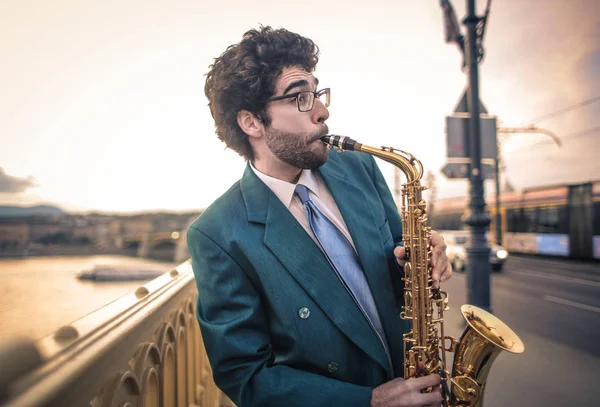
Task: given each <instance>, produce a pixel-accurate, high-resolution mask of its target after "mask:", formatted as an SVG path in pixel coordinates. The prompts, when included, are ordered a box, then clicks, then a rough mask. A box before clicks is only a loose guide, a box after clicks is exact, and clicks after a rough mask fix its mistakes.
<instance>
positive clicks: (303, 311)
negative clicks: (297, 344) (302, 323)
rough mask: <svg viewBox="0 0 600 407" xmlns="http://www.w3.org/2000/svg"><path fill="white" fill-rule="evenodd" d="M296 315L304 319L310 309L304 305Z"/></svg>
mask: <svg viewBox="0 0 600 407" xmlns="http://www.w3.org/2000/svg"><path fill="white" fill-rule="evenodd" d="M298 315H300V318H302V319H306V318H308V317H309V316H310V310H309V309H308V308H306V307H303V308H300V311H298Z"/></svg>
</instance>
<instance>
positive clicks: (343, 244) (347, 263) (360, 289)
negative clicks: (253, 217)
mask: <svg viewBox="0 0 600 407" xmlns="http://www.w3.org/2000/svg"><path fill="white" fill-rule="evenodd" d="M296 195H298V198H300V201H301V202H302V205H304V214H305V215H306V218H307V219H308V223H309V224H310V228H311V230H312V232H313V233H314V235H315V237H316V238H317V241H318V242H319V246H321V250H322V251H323V254H325V257H326V258H327V260H329V263H330V264H331V266H332V267H333V269H334V270H335V271H336V273H337V274H338V276H339V277H340V279H341V280H342V282H343V283H344V284H345V285H346V287H347V288H348V290H349V291H350V293H351V294H352V296H353V297H354V300H355V301H356V302H357V305H358V306H359V308H361V310H362V311H363V314H365V317H366V318H367V320H368V322H369V323H370V325H371V326H372V327H373V329H374V330H375V332H376V334H377V336H379V340H380V342H381V344H382V345H383V347H384V348H385V351H386V353H388V355H389V352H388V347H387V342H386V340H385V334H384V332H383V327H382V326H381V320H380V319H379V313H378V312H377V307H376V306H375V301H374V300H373V296H372V295H371V290H370V289H369V285H368V284H367V280H366V278H365V274H364V272H363V270H362V267H361V265H360V260H359V259H358V255H357V254H356V252H355V251H354V248H353V247H352V244H351V243H350V242H349V241H348V239H347V238H346V236H344V234H343V233H342V232H341V231H340V230H339V229H338V228H337V227H336V226H335V225H334V224H333V222H331V221H330V220H329V219H328V218H327V217H326V216H325V215H323V213H322V212H321V211H320V210H319V208H317V206H316V205H315V203H314V202H313V201H312V200H311V199H310V197H309V196H308V189H307V188H306V186H305V185H301V184H298V185H296Z"/></svg>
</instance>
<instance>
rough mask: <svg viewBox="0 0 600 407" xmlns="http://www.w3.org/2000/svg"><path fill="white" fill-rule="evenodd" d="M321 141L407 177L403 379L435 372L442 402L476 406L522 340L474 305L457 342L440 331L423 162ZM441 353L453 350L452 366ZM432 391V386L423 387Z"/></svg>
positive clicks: (441, 302) (443, 304)
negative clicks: (492, 373)
mask: <svg viewBox="0 0 600 407" xmlns="http://www.w3.org/2000/svg"><path fill="white" fill-rule="evenodd" d="M321 140H322V141H323V142H324V143H325V144H327V145H328V146H329V147H335V148H338V149H339V150H341V151H346V150H348V151H362V152H365V153H367V154H371V155H373V156H375V157H377V158H380V159H382V160H384V161H387V162H389V163H390V164H392V165H394V166H396V167H398V168H399V169H400V170H401V171H402V172H403V173H404V174H405V176H406V179H407V182H406V184H404V185H403V186H402V208H401V216H402V240H403V242H404V247H405V248H406V259H405V260H406V262H405V265H404V278H403V280H404V307H403V310H402V312H401V313H400V318H401V319H403V320H408V321H409V325H410V331H409V332H407V333H405V334H404V336H403V338H402V340H403V343H404V378H405V379H410V378H415V377H421V376H426V375H430V374H439V375H440V376H441V378H442V400H443V401H442V405H444V406H450V407H462V406H469V407H481V406H483V392H484V389H485V384H486V380H487V375H488V373H489V370H490V368H491V365H492V363H493V361H494V360H495V359H496V357H497V356H498V355H499V354H500V353H501V351H503V350H505V351H508V352H511V353H522V352H523V351H524V349H525V348H524V345H523V342H522V341H521V340H520V339H519V337H518V336H517V335H516V334H515V333H514V332H513V331H512V330H511V329H510V328H509V327H508V326H507V325H506V324H504V323H503V322H502V321H501V320H500V319H498V318H496V317H495V316H493V315H492V314H490V313H488V312H486V311H484V310H482V309H480V308H478V307H475V306H473V305H463V306H462V307H461V313H462V315H463V317H464V318H465V320H466V323H467V327H466V328H465V330H464V331H463V333H462V335H461V337H460V339H459V340H457V339H456V338H454V337H451V336H445V334H444V315H443V314H444V311H445V310H448V309H449V307H448V294H447V293H446V292H444V291H441V290H440V289H434V288H433V287H432V280H431V267H430V260H431V249H430V238H431V228H430V227H429V226H427V214H426V212H425V207H426V203H425V201H424V200H423V198H422V192H423V191H424V190H426V189H427V187H426V186H423V185H421V178H422V176H423V166H422V164H421V162H420V161H419V160H417V159H416V158H415V157H414V156H412V155H411V154H410V153H407V152H405V151H402V150H397V149H394V148H393V147H381V148H375V147H370V146H366V145H364V144H361V143H358V142H357V141H355V140H352V139H350V138H348V137H343V136H334V135H327V136H323V137H322V138H321ZM446 352H449V353H454V359H453V363H452V370H451V371H450V370H449V369H448V367H447V364H446ZM428 390H429V391H431V390H432V389H428Z"/></svg>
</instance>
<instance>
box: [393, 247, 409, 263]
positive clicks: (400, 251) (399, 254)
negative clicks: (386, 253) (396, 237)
mask: <svg viewBox="0 0 600 407" xmlns="http://www.w3.org/2000/svg"><path fill="white" fill-rule="evenodd" d="M405 253H406V249H405V248H404V247H403V246H398V247H396V248H395V249H394V256H396V260H398V261H404V254H405Z"/></svg>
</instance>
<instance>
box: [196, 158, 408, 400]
mask: <svg viewBox="0 0 600 407" xmlns="http://www.w3.org/2000/svg"><path fill="white" fill-rule="evenodd" d="M318 171H319V172H320V174H321V176H322V177H323V180H324V181H325V183H326V184H327V187H328V188H329V190H330V191H331V194H332V195H333V197H334V199H335V201H336V203H337V205H338V207H339V209H340V212H341V214H342V216H343V218H344V221H345V222H346V225H347V226H348V229H349V231H350V234H351V236H352V239H353V241H354V244H355V246H356V249H357V251H358V254H359V256H360V259H361V262H362V265H363V269H364V271H365V274H366V278H367V281H368V284H369V286H370V288H371V291H372V293H373V296H374V299H375V303H376V305H377V308H378V310H379V314H380V317H381V320H382V324H383V328H384V330H385V335H386V338H387V343H388V345H389V348H390V354H391V362H392V366H393V368H390V363H389V361H388V358H387V356H386V353H385V351H384V348H383V346H382V345H381V343H380V342H379V340H378V338H377V336H376V334H375V333H374V331H373V330H372V328H371V327H370V325H369V324H368V322H367V321H366V319H365V318H364V316H363V314H362V313H361V311H360V310H359V309H358V307H357V306H356V305H355V303H354V301H353V300H352V297H351V296H350V294H349V293H348V292H347V291H346V289H345V288H344V287H343V286H342V284H341V283H340V281H339V280H338V277H337V275H336V274H335V272H334V271H333V270H332V269H331V267H330V265H329V263H328V262H327V260H326V258H325V257H324V256H323V254H322V253H321V251H320V250H319V248H318V247H317V245H316V244H315V243H314V241H313V240H312V239H311V237H310V236H309V235H308V234H307V233H306V231H305V230H304V229H303V228H302V226H301V225H300V224H299V223H298V222H297V221H296V219H295V218H294V217H293V215H292V214H291V213H290V211H289V210H288V209H287V208H286V207H285V206H284V205H283V204H282V203H281V201H280V200H279V199H278V198H277V197H276V196H275V194H273V193H272V192H271V190H270V189H269V188H268V187H267V186H266V185H265V184H264V183H263V182H262V181H261V180H260V179H259V178H258V177H257V176H256V174H254V172H253V171H252V169H251V168H250V167H249V166H247V168H246V170H245V172H244V175H243V177H242V178H241V180H240V181H238V182H237V183H235V184H234V185H233V186H232V187H231V188H230V189H229V190H228V191H227V192H226V193H225V194H224V195H223V196H221V197H220V198H219V199H217V200H216V201H215V202H214V203H213V204H212V205H211V206H210V207H209V208H207V209H206V211H205V212H204V213H203V214H202V215H201V216H200V217H199V218H198V219H197V220H195V222H194V223H193V224H192V225H191V226H190V228H189V229H188V232H187V242H188V247H189V251H190V255H191V259H192V266H193V270H194V275H195V280H196V284H197V287H198V303H197V316H198V321H199V323H200V329H201V332H202V337H203V340H204V345H205V347H206V352H207V354H208V358H209V361H210V364H211V367H212V370H213V376H214V380H215V382H216V384H217V386H218V387H219V388H220V389H221V390H222V391H223V392H224V393H225V394H227V396H228V397H229V398H231V399H232V401H233V402H234V403H235V404H236V405H237V406H238V407H246V406H277V407H281V406H286V407H293V406H298V407H307V406H327V407H330V406H357V407H358V406H365V407H367V406H369V404H370V400H371V391H372V389H373V388H374V387H377V386H379V385H381V384H383V383H385V382H387V381H389V380H390V379H392V378H394V377H402V375H403V353H404V352H403V342H402V334H403V333H405V332H406V329H407V324H406V323H405V322H404V321H402V320H401V319H400V317H399V313H400V307H401V306H402V301H403V296H402V281H401V271H400V268H399V266H398V265H397V263H396V261H395V258H394V256H393V249H394V247H395V245H396V244H397V243H399V242H401V241H402V223H401V220H400V216H399V214H398V211H397V209H396V206H395V203H394V201H393V199H392V195H391V193H390V191H389V189H388V187H387V184H386V182H385V180H384V178H383V176H382V174H381V172H380V171H379V168H378V167H377V165H376V164H375V160H374V159H373V157H372V156H370V155H367V154H364V153H356V152H344V153H339V152H337V151H331V152H330V153H329V159H328V161H327V162H326V163H325V165H323V166H322V167H321V168H319V170H318Z"/></svg>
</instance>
